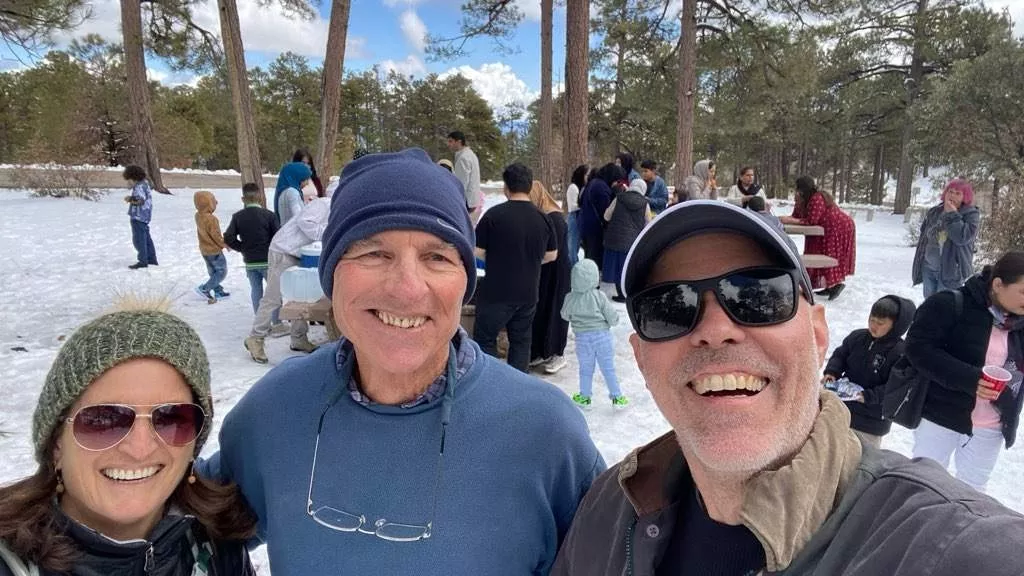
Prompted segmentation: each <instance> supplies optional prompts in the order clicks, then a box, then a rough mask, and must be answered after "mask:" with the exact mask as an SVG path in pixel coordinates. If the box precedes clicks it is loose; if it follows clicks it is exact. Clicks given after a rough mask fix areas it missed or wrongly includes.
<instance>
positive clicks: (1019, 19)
mask: <svg viewBox="0 0 1024 576" xmlns="http://www.w3.org/2000/svg"><path fill="white" fill-rule="evenodd" d="M985 4H986V5H987V6H988V7H989V8H992V9H993V10H1002V9H1003V8H1006V9H1007V11H1008V12H1009V13H1010V18H1013V31H1014V32H1015V33H1016V34H1017V35H1021V34H1024V0H994V1H990V2H985Z"/></svg>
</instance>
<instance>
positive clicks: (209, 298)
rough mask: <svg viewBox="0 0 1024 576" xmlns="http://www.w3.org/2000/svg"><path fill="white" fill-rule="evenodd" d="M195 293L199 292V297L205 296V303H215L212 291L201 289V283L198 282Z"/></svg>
mask: <svg viewBox="0 0 1024 576" xmlns="http://www.w3.org/2000/svg"><path fill="white" fill-rule="evenodd" d="M196 294H199V295H200V296H201V297H203V298H205V299H206V303H207V304H216V303H217V299H216V298H214V296H213V292H212V291H211V290H203V285H202V284H200V285H199V286H196Z"/></svg>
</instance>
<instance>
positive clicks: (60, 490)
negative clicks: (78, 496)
mask: <svg viewBox="0 0 1024 576" xmlns="http://www.w3.org/2000/svg"><path fill="white" fill-rule="evenodd" d="M63 493H64V475H63V474H61V472H60V470H57V494H63Z"/></svg>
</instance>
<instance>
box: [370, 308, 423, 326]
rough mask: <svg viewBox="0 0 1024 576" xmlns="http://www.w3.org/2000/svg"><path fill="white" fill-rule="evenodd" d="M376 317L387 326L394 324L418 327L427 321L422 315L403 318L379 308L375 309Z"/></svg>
mask: <svg viewBox="0 0 1024 576" xmlns="http://www.w3.org/2000/svg"><path fill="white" fill-rule="evenodd" d="M377 318H378V319H380V321H381V322H383V323H385V324H387V325H388V326H395V327H396V328H418V327H420V326H421V325H423V323H424V322H426V321H427V319H426V318H425V317H423V316H416V317H413V318H403V317H401V316H394V315H391V314H388V313H387V312H381V311H380V310H377Z"/></svg>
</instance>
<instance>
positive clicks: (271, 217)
mask: <svg viewBox="0 0 1024 576" xmlns="http://www.w3.org/2000/svg"><path fill="white" fill-rule="evenodd" d="M259 195H260V189H259V188H258V187H257V186H256V185H255V184H246V185H244V186H242V203H243V204H245V208H243V209H241V210H239V211H238V212H235V213H234V214H233V215H232V216H231V224H229V225H228V229H227V230H225V231H224V243H225V244H227V245H228V247H229V248H231V249H232V250H234V251H236V252H241V253H242V260H243V261H244V262H245V275H246V276H247V277H248V278H249V294H250V296H251V297H252V311H253V312H256V311H257V310H258V309H259V307H260V300H261V299H262V298H263V283H264V282H265V281H266V280H267V268H268V267H269V264H268V263H267V262H268V259H269V258H268V252H269V250H270V241H271V240H273V239H274V234H277V229H278V224H277V216H276V215H275V214H274V213H273V212H271V211H270V210H267V209H266V208H264V207H262V206H260V202H259Z"/></svg>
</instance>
